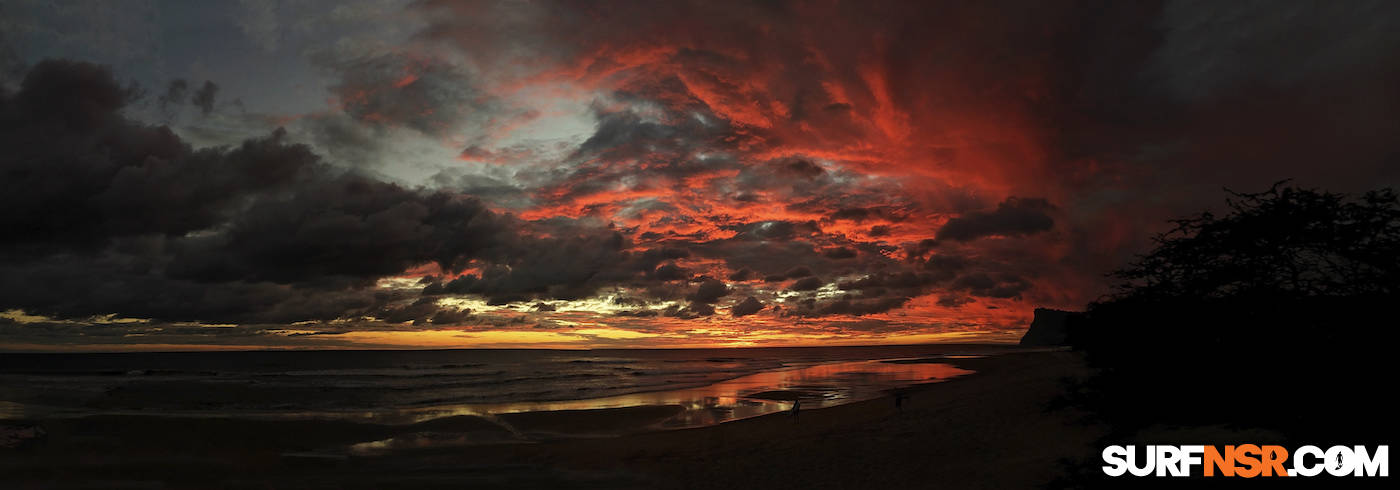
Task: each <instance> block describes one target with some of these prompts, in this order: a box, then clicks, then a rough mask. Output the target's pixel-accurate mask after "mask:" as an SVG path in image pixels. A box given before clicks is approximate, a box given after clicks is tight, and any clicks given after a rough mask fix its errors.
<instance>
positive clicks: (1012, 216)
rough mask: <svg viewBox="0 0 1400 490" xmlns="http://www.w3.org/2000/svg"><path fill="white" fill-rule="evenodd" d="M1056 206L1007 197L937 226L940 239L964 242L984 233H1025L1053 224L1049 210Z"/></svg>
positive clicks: (987, 234) (1034, 231)
mask: <svg viewBox="0 0 1400 490" xmlns="http://www.w3.org/2000/svg"><path fill="white" fill-rule="evenodd" d="M1054 209H1055V207H1054V206H1052V205H1050V202H1049V201H1046V200H1045V199H1034V198H1032V199H1023V198H1016V197H1009V198H1007V199H1006V201H1004V202H1002V203H1001V204H998V205H997V208H996V210H994V211H990V212H982V211H978V212H971V213H964V214H962V215H961V216H958V217H956V218H953V219H950V220H948V223H946V224H944V225H943V227H942V228H939V229H938V235H937V238H938V239H939V240H953V241H959V242H965V241H968V240H975V239H977V238H982V237H987V236H996V235H1000V236H1016V235H1028V234H1031V233H1038V232H1042V231H1047V230H1049V229H1050V228H1051V227H1053V226H1054V225H1055V220H1054V219H1052V218H1051V217H1050V215H1049V212H1051V211H1053V210H1054Z"/></svg>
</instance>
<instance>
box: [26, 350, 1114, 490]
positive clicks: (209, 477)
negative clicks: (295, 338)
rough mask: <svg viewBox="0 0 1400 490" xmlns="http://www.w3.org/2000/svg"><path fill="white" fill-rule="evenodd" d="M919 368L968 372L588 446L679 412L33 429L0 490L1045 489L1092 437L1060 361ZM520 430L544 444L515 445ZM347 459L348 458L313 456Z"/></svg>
mask: <svg viewBox="0 0 1400 490" xmlns="http://www.w3.org/2000/svg"><path fill="white" fill-rule="evenodd" d="M928 361H930V362H948V363H952V364H954V365H956V366H958V367H960V368H964V369H971V370H974V371H977V372H976V374H973V375H968V376H962V377H958V378H954V379H952V380H948V381H945V382H942V383H937V384H929V385H923V386H918V387H913V388H909V389H907V390H906V392H908V393H909V394H910V397H909V399H908V400H907V401H905V402H904V408H903V410H902V411H897V410H896V409H895V405H894V398H893V397H892V396H886V397H883V398H877V399H873V400H867V401H863V402H856V403H851V404H846V405H840V406H836V407H830V408H822V409H817V410H803V411H802V413H801V414H800V416H799V417H798V418H796V419H794V418H793V417H791V416H790V415H789V414H787V413H773V414H769V415H764V416H760V417H754V418H749V419H744V420H737V421H733V422H728V423H724V424H720V425H716V426H711V427H701V428H690V429H677V430H650V431H645V432H635V431H634V432H633V433H630V434H626V435H621V436H608V437H599V436H597V434H596V433H597V432H609V431H614V430H624V429H625V428H628V427H646V426H647V425H648V424H650V423H659V422H660V421H663V420H665V419H666V417H668V416H669V414H672V413H674V412H675V411H676V410H678V408H677V407H674V406H649V407H632V408H619V409H603V410H571V411H567V412H555V413H538V412H537V413H521V414H508V415H503V416H501V418H502V419H504V421H505V422H507V423H506V424H501V423H500V422H501V420H485V419H483V418H481V417H475V416H465V415H464V416H456V417H450V418H444V419H436V420H430V421H426V422H421V423H418V424H411V425H384V424H375V423H362V422H355V421H344V420H342V421H330V420H284V421H276V420H264V421H259V420H242V419H193V418H191V419H180V418H170V417H153V416H126V415H122V416H99V417H85V418H79V419H66V420H65V419H58V420H47V421H33V422H32V423H37V424H39V425H41V426H42V427H44V429H45V430H46V431H47V432H48V436H47V437H46V438H45V439H44V440H43V441H42V442H40V443H37V444H30V445H28V446H27V447H22V448H20V449H0V451H3V452H0V483H3V485H0V486H4V487H5V488H210V487H218V488H404V487H410V488H468V487H469V488H754V487H769V488H794V487H803V488H891V487H903V488H925V487H930V486H937V487H942V488H1024V487H1033V486H1038V485H1041V484H1044V483H1046V482H1048V481H1049V480H1051V479H1052V478H1053V477H1054V476H1056V475H1057V474H1058V472H1059V471H1060V470H1061V468H1060V466H1059V464H1058V461H1059V460H1060V459H1062V458H1066V457H1082V456H1085V455H1086V454H1090V453H1091V452H1092V449H1093V448H1091V447H1089V444H1090V442H1091V441H1092V440H1093V439H1094V438H1095V437H1096V436H1098V435H1099V433H1098V431H1097V429H1095V428H1093V427H1088V426H1084V425H1081V424H1078V423H1076V418H1077V415H1076V414H1074V413H1069V412H1064V411H1059V412H1047V411H1046V406H1047V404H1048V403H1049V402H1050V400H1051V399H1052V398H1053V397H1054V396H1055V395H1057V394H1058V393H1059V390H1060V388H1061V384H1060V380H1061V379H1062V378H1063V377H1064V376H1067V375H1072V374H1076V373H1078V372H1080V370H1081V369H1082V366H1081V364H1080V361H1079V359H1078V357H1077V356H1076V355H1075V354H1073V353H1069V352H1040V353H1019V354H1004V355H1000V356H995V357H988V358H980V359H943V358H938V359H929V360H928ZM779 395H781V394H779ZM774 396H775V397H776V396H777V395H774ZM7 423H9V424H11V425H14V424H17V423H15V422H7ZM511 429H513V430H514V432H513V431H512V430H511ZM519 432H528V433H530V434H532V435H533V436H534V437H531V438H530V439H532V440H534V441H543V442H521V440H522V439H521V437H520V434H519ZM551 435H553V436H556V437H550V436H551ZM443 440H447V441H449V442H452V441H456V442H459V443H460V444H442V443H441V442H442V441H443ZM367 441H369V442H371V445H369V446H363V444H365V443H366V442H367ZM376 441H377V443H378V444H379V446H375V445H374V443H375V442H376ZM420 443H421V444H420ZM357 444H359V445H361V446H359V447H360V449H361V450H359V451H335V450H328V449H327V448H337V447H340V448H347V447H351V446H352V445H357ZM419 446H421V448H419Z"/></svg>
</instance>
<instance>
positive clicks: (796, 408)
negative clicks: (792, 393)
mask: <svg viewBox="0 0 1400 490" xmlns="http://www.w3.org/2000/svg"><path fill="white" fill-rule="evenodd" d="M801 411H802V400H793V401H792V409H791V410H789V412H790V413H792V420H793V421H794V422H795V421H797V414H798V413H799V412H801Z"/></svg>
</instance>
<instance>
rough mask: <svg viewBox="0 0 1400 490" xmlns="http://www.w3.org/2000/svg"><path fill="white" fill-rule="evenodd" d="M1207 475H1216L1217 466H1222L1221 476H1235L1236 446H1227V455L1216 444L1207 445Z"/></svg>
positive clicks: (1205, 465)
mask: <svg viewBox="0 0 1400 490" xmlns="http://www.w3.org/2000/svg"><path fill="white" fill-rule="evenodd" d="M1202 466H1204V467H1205V473H1204V474H1205V476H1215V468H1216V467H1220V475H1221V476H1235V446H1225V456H1224V457H1221V456H1220V451H1219V450H1218V449H1216V448H1215V446H1206V454H1205V464H1204V465H1202Z"/></svg>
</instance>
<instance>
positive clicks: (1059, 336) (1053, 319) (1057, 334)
mask: <svg viewBox="0 0 1400 490" xmlns="http://www.w3.org/2000/svg"><path fill="white" fill-rule="evenodd" d="M1082 314H1083V313H1080V312H1077V311H1064V310H1052V309H1049V308H1036V309H1035V319H1034V320H1031V327H1030V328H1028V329H1026V334H1025V335H1023V336H1021V345H1025V346H1048V345H1065V331H1066V325H1067V324H1068V323H1069V322H1070V320H1071V319H1072V318H1074V317H1076V316H1079V315H1082Z"/></svg>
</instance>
